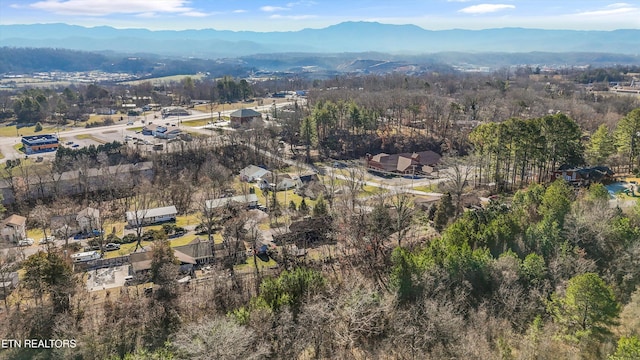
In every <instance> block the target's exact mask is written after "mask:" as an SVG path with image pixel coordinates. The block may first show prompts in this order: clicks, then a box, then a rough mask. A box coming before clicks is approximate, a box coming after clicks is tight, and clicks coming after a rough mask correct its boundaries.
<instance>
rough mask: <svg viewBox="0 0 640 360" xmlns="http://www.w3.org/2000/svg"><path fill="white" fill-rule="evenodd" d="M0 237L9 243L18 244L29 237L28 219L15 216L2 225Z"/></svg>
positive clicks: (5, 220)
mask: <svg viewBox="0 0 640 360" xmlns="http://www.w3.org/2000/svg"><path fill="white" fill-rule="evenodd" d="M0 226H2V228H1V229H0V235H1V236H2V239H3V240H5V241H8V242H18V240H22V239H24V238H26V237H27V218H26V217H24V216H20V215H16V214H13V215H11V216H9V217H8V218H6V219H4V220H2V222H1V223H0Z"/></svg>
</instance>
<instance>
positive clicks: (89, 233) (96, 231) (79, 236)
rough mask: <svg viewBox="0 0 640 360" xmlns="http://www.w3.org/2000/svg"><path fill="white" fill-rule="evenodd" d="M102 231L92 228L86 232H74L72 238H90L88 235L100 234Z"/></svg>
mask: <svg viewBox="0 0 640 360" xmlns="http://www.w3.org/2000/svg"><path fill="white" fill-rule="evenodd" d="M103 233H104V231H102V230H92V231H90V232H86V233H85V232H83V233H78V234H75V235H74V236H73V239H74V240H82V239H87V238H90V237H96V236H100V235H101V234H103Z"/></svg>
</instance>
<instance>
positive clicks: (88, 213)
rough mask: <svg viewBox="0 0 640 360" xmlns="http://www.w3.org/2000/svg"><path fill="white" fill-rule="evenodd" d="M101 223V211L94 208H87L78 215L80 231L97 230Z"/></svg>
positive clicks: (77, 220)
mask: <svg viewBox="0 0 640 360" xmlns="http://www.w3.org/2000/svg"><path fill="white" fill-rule="evenodd" d="M99 221H100V210H98V209H94V208H92V207H88V208H85V209H84V210H82V211H80V212H79V213H78V215H76V222H77V223H78V228H79V229H80V231H83V232H89V231H91V230H97V229H98V225H99Z"/></svg>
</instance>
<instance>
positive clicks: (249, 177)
mask: <svg viewBox="0 0 640 360" xmlns="http://www.w3.org/2000/svg"><path fill="white" fill-rule="evenodd" d="M270 175H271V171H269V170H267V169H264V168H261V167H259V166H255V165H249V166H247V167H246V168H244V169H242V170H240V181H246V182H254V181H256V180H258V179H260V178H263V177H265V176H270Z"/></svg>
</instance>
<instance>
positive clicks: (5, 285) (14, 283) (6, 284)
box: [0, 272, 20, 299]
mask: <svg viewBox="0 0 640 360" xmlns="http://www.w3.org/2000/svg"><path fill="white" fill-rule="evenodd" d="M18 282H20V278H19V276H18V273H17V272H11V273H2V274H0V299H4V298H5V297H6V296H8V295H9V294H11V292H12V291H13V290H14V289H15V288H16V287H18Z"/></svg>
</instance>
